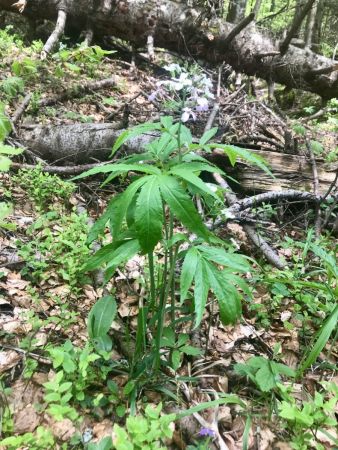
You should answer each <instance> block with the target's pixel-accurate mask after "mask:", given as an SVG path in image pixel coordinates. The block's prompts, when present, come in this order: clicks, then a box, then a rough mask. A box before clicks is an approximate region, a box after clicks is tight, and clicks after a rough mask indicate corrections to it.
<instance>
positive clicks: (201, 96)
mask: <svg viewBox="0 0 338 450" xmlns="http://www.w3.org/2000/svg"><path fill="white" fill-rule="evenodd" d="M164 68H165V69H166V70H167V71H168V72H170V74H171V79H169V80H164V81H159V82H158V83H157V84H156V86H157V89H156V91H155V92H153V93H152V94H151V95H150V96H149V97H148V100H149V101H154V100H155V98H156V97H157V96H158V95H161V94H163V93H164V90H167V91H169V93H172V92H174V93H177V94H179V95H180V94H181V96H184V106H183V108H182V115H181V120H182V122H187V121H188V120H189V118H190V117H191V118H192V119H193V120H196V112H203V111H208V109H209V101H210V100H212V99H213V98H214V95H213V94H212V92H211V89H212V82H211V80H210V78H208V77H207V76H206V75H205V74H204V73H201V71H198V72H197V73H190V72H188V71H187V70H186V69H185V68H184V67H181V66H180V65H179V64H170V65H168V66H165V67H164Z"/></svg>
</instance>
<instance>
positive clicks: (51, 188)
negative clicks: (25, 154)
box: [13, 166, 75, 210]
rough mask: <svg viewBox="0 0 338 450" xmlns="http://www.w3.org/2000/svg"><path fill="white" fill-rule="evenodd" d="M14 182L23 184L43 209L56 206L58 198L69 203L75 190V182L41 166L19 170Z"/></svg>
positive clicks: (37, 204)
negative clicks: (64, 179) (66, 179)
mask: <svg viewBox="0 0 338 450" xmlns="http://www.w3.org/2000/svg"><path fill="white" fill-rule="evenodd" d="M13 182H14V183H17V184H19V185H20V186H22V187H23V189H25V191H26V192H27V193H28V195H29V196H30V197H31V198H32V200H33V201H34V202H35V204H36V206H37V207H38V208H39V209H42V210H50V209H53V208H55V205H54V204H55V202H56V200H63V201H64V202H65V203H67V201H68V200H69V198H70V196H71V195H72V193H73V192H74V190H75V185H74V184H73V183H70V182H68V181H63V180H62V179H61V178H60V177H58V176H57V175H51V174H49V173H45V172H43V171H42V168H41V166H37V167H36V168H34V169H32V170H26V169H22V170H19V172H18V174H17V175H16V176H15V177H13Z"/></svg>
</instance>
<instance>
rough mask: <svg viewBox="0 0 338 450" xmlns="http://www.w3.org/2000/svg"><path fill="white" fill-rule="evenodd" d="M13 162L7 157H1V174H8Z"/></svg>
mask: <svg viewBox="0 0 338 450" xmlns="http://www.w3.org/2000/svg"><path fill="white" fill-rule="evenodd" d="M11 164H12V161H11V160H10V159H9V158H7V156H0V172H8V171H9V168H10V167H11Z"/></svg>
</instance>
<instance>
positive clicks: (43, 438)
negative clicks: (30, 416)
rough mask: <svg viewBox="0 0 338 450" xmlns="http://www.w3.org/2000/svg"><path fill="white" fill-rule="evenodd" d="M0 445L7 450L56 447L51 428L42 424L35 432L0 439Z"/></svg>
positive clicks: (39, 449) (32, 449)
mask: <svg viewBox="0 0 338 450" xmlns="http://www.w3.org/2000/svg"><path fill="white" fill-rule="evenodd" d="M0 445H1V446H3V447H5V448H6V450H17V449H18V448H23V447H24V448H29V450H45V449H46V448H54V445H55V440H54V436H53V433H52V432H51V430H49V429H47V428H44V427H42V426H40V427H38V428H37V429H36V431H35V432H34V433H24V434H21V435H20V436H9V437H7V438H5V439H2V440H0Z"/></svg>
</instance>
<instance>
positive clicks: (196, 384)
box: [0, 31, 338, 450]
mask: <svg viewBox="0 0 338 450" xmlns="http://www.w3.org/2000/svg"><path fill="white" fill-rule="evenodd" d="M1 45H2V47H3V48H2V50H3V52H4V56H3V59H2V61H1V63H0V64H1V85H2V91H1V94H0V95H1V97H0V99H1V101H2V102H3V103H5V104H6V113H7V114H8V116H9V117H12V116H13V114H14V112H15V111H16V109H17V107H18V105H19V104H20V102H21V101H22V98H23V97H24V95H25V94H27V93H28V92H34V94H33V97H32V100H31V103H30V105H29V106H28V108H27V110H26V111H25V112H24V114H23V118H22V119H21V122H20V124H18V125H17V126H16V127H15V128H16V133H17V136H20V128H21V127H25V126H31V125H32V124H36V123H39V124H53V125H58V124H67V123H74V122H83V123H89V122H93V123H100V122H106V121H107V117H109V120H111V121H114V122H120V123H121V124H122V126H123V127H125V128H126V127H130V126H133V125H135V124H138V123H143V122H146V121H150V120H156V119H158V117H159V114H160V112H161V111H163V105H161V104H160V103H159V102H157V101H156V100H154V101H149V95H150V94H151V93H152V92H153V91H156V89H157V85H156V83H157V82H158V81H159V80H160V79H163V74H161V70H160V67H161V66H163V65H164V64H165V63H168V60H169V61H172V59H173V57H172V56H170V55H166V54H164V53H163V56H161V57H158V59H157V60H156V65H155V64H152V63H151V62H149V61H145V60H144V58H143V59H142V58H141V59H138V58H136V65H134V64H131V63H130V62H126V61H125V60H124V59H122V57H121V54H120V53H116V54H115V53H114V54H112V55H109V54H103V55H100V50H99V49H97V51H96V52H95V51H93V50H91V51H89V50H84V51H79V50H78V49H77V50H76V49H75V50H74V49H72V48H71V47H69V48H64V49H63V50H61V51H60V52H58V53H57V54H55V55H54V56H53V57H52V58H51V60H50V61H47V62H46V61H40V60H39V59H38V54H39V51H40V50H41V48H40V44H39V43H35V44H34V45H35V46H34V45H30V46H29V47H25V46H24V44H23V43H22V42H21V41H20V39H18V38H15V39H13V38H12V36H10V34H9V33H6V32H4V31H1V34H0V46H1ZM4 47H6V49H4ZM98 55H99V56H98ZM125 59H128V58H125ZM209 73H210V74H212V72H211V71H210V72H209ZM112 74H114V77H115V78H116V87H114V88H111V87H110V88H104V89H101V90H98V91H90V92H88V93H86V94H85V95H82V96H81V97H77V96H76V95H74V97H73V98H71V99H69V100H66V101H62V102H61V101H57V102H55V103H54V104H53V105H50V106H47V107H44V108H40V107H39V106H38V105H39V101H40V100H41V99H43V98H48V97H53V96H55V94H57V95H58V94H62V92H63V91H64V90H65V89H68V88H69V87H71V86H72V85H73V86H77V85H81V84H84V83H85V82H87V81H92V80H95V81H96V80H98V79H105V78H109V77H111V75H112ZM159 74H160V76H161V77H162V78H159ZM226 89H227V94H228V95H231V93H232V92H234V91H235V89H236V88H235V86H234V85H233V84H231V83H229V85H228V87H227V88H226ZM249 100H250V99H249ZM257 102H258V100H257ZM249 104H250V102H249ZM224 105H225V106H224V107H226V98H225V99H224ZM242 105H243V103H242ZM240 107H241V106H240V105H239V106H238V108H237V111H236V114H234V113H233V111H232V112H231V114H232V116H233V123H231V126H230V129H229V128H224V127H225V125H227V126H228V123H225V122H226V121H225V119H224V118H222V117H224V116H222V117H221V119H220V121H219V124H218V125H219V126H220V128H221V129H222V127H223V131H224V134H226V133H228V135H227V136H228V139H231V138H232V141H234V140H236V139H238V137H239V136H238V130H239V129H240V126H241V123H242V127H243V123H245V124H246V125H245V126H246V131H247V129H248V124H249V125H250V128H251V129H253V127H254V126H255V125H254V124H252V123H251V122H250V117H252V116H251V115H250V111H251V109H250V110H249V109H248V103H247V102H245V108H244V110H240ZM258 107H259V106H258V103H257V105H256V106H255V108H258ZM165 108H167V110H170V98H168V99H167V103H166V105H165ZM209 114H210V113H208V112H205V113H202V114H201V115H200V116H199V117H198V119H197V120H196V121H195V122H191V126H192V128H193V130H194V133H196V134H198V132H199V131H198V130H199V128H203V126H204V124H205V121H206V120H207V119H208V116H209ZM333 119H334V117H333V118H332V117H331V122H330V121H328V120H326V121H325V123H323V124H322V126H321V127H318V128H317V139H318V140H320V142H321V146H322V150H323V155H322V156H324V157H325V156H326V157H329V158H330V157H332V155H331V156H330V154H331V153H332V148H333V145H334V140H335V133H336V128H334V127H335V126H336V125H335V124H333V125H332V122H333ZM335 120H337V119H336V118H335ZM222 121H224V123H222ZM318 136H319V137H318ZM17 139H18V138H16V137H15V136H14V137H13V142H15V141H16V140H17ZM37 162H38V161H37V160H36V159H35V160H34V158H33V159H32V157H31V156H30V154H29V153H27V154H26V153H23V155H22V156H21V157H20V159H16V163H17V165H16V170H15V171H14V170H13V171H10V172H7V173H4V174H2V175H1V192H0V193H1V197H2V198H3V199H4V200H6V201H10V202H11V203H12V204H13V208H14V209H13V211H12V214H11V215H10V216H9V217H8V218H7V221H8V223H10V224H11V226H10V227H9V229H8V230H3V231H1V234H0V248H1V256H0V257H1V259H0V376H1V378H0V384H1V388H2V393H1V394H0V395H1V397H0V409H2V426H1V429H0V433H1V434H0V437H1V439H4V441H3V442H4V443H2V441H0V448H1V449H2V448H3V449H9V450H11V449H13V450H14V449H32V450H34V449H43V448H45V449H48V448H51V449H52V448H55V449H82V448H85V449H86V448H87V449H97V450H99V449H101V450H104V449H109V448H112V447H109V446H107V447H105V446H104V445H103V444H102V445H101V446H100V444H97V443H99V442H100V441H101V443H102V442H103V441H102V439H103V438H105V437H107V436H111V435H112V430H113V425H114V424H116V423H117V424H120V425H121V427H123V426H124V424H125V418H126V417H127V416H128V415H129V414H130V413H137V414H144V411H145V409H146V407H147V405H152V406H158V405H159V404H160V403H161V402H162V404H163V410H164V412H165V413H166V414H169V413H175V414H178V413H179V412H181V411H184V410H186V409H188V408H195V407H197V408H195V409H193V410H192V411H191V414H190V415H188V416H187V417H184V418H181V419H180V420H176V422H173V423H172V424H170V427H171V430H174V433H173V434H172V437H170V438H168V439H167V441H166V443H165V444H163V445H165V446H166V447H167V448H172V449H174V448H179V449H184V448H189V449H208V448H210V449H213V448H221V449H257V450H264V449H276V450H277V449H280V450H286V449H289V448H296V449H307V448H309V449H311V448H315V449H322V448H323V449H336V448H338V434H337V417H338V375H337V358H338V348H337V334H336V336H334V333H333V336H332V338H331V339H330V335H331V331H332V329H330V328H329V327H328V324H329V325H330V320H331V321H332V320H337V318H335V317H333V319H332V312H334V311H335V308H336V305H337V296H336V294H337V278H338V273H337V265H336V255H337V241H336V239H335V238H334V237H333V236H331V235H330V234H329V233H328V232H326V231H325V230H324V231H323V233H322V236H321V237H320V238H319V239H317V240H316V241H315V240H314V237H313V236H314V235H313V228H312V224H313V220H314V217H313V214H312V213H311V212H309V211H308V205H306V204H296V205H295V204H291V203H290V204H287V205H285V204H284V205H283V206H282V205H277V206H275V207H269V206H268V205H266V206H264V207H262V208H261V210H260V211H259V213H260V214H261V216H260V217H261V218H262V219H263V220H264V221H265V222H264V223H269V225H268V226H266V225H263V227H264V228H265V229H264V232H265V236H266V237H267V238H268V240H269V241H270V243H271V244H272V245H273V247H274V248H275V250H276V251H277V253H278V256H280V257H281V258H284V259H285V261H286V262H287V264H288V266H289V267H288V268H286V269H284V270H278V269H276V268H274V267H272V266H270V265H269V264H267V263H266V262H265V261H264V260H263V259H262V258H261V255H260V253H259V252H258V251H257V250H255V249H254V248H253V247H252V245H251V244H250V243H249V242H248V240H247V237H246V236H245V234H244V233H243V230H242V228H241V226H240V225H238V224H232V225H228V226H225V227H224V228H223V229H222V230H219V235H221V236H222V238H223V239H225V240H227V239H232V241H233V242H235V245H236V246H237V247H238V248H239V250H240V251H241V252H242V253H245V254H247V255H248V256H251V257H254V258H256V261H255V262H254V263H253V270H252V272H251V273H247V274H245V275H244V278H245V280H246V281H247V283H248V284H249V286H250V295H246V296H245V299H244V303H243V317H242V319H241V320H240V321H239V322H238V323H237V324H236V325H228V326H224V325H222V323H221V322H220V319H219V316H218V309H217V305H215V304H214V303H212V302H211V301H210V302H209V303H208V305H207V308H206V310H205V313H204V315H203V320H202V322H201V325H200V326H199V328H198V329H197V330H193V329H192V325H191V322H187V321H185V320H182V321H181V322H180V321H179V320H177V322H178V325H177V327H176V330H175V337H176V338H179V339H182V342H184V344H185V345H183V346H181V350H180V352H179V361H178V363H177V367H176V368H175V370H169V371H168V373H167V372H166V373H163V374H162V375H161V376H157V377H156V378H155V379H148V380H142V382H141V383H140V386H141V387H140V389H139V391H138V392H137V397H136V398H133V399H131V397H130V395H129V394H130V392H129V387H130V379H129V375H128V367H129V363H130V361H129V359H130V358H131V356H130V351H128V346H129V344H130V342H132V341H133V339H134V336H135V334H136V331H137V326H138V321H137V316H138V311H139V305H140V299H145V298H146V295H147V294H146V292H147V290H148V289H149V287H148V285H147V284H146V281H145V279H146V274H147V271H148V266H147V262H146V258H145V257H144V256H142V255H138V256H135V257H134V258H132V259H131V260H130V261H129V262H128V263H127V264H126V265H125V266H124V267H123V268H121V267H120V268H119V269H117V271H116V272H115V274H114V276H113V277H112V278H111V279H110V281H109V282H108V284H107V285H106V286H105V288H103V287H101V286H100V285H95V283H94V282H93V276H92V274H91V273H89V272H87V273H83V271H81V268H82V267H83V265H84V263H86V262H87V260H88V258H89V257H90V255H91V254H92V253H93V248H92V247H91V246H90V245H88V242H87V236H88V232H89V230H90V228H91V226H92V222H93V220H94V221H95V220H96V219H98V218H99V217H100V215H101V214H102V213H103V211H104V210H105V208H106V206H107V203H108V202H109V200H110V198H111V197H112V196H114V195H115V194H116V193H118V192H120V191H121V190H122V189H123V187H124V183H125V182H126V180H121V183H120V184H119V183H117V182H115V183H111V184H108V185H106V186H104V187H101V181H102V180H96V179H90V180H89V181H88V179H86V181H85V182H83V181H82V180H81V181H78V182H76V183H75V182H74V183H73V182H70V181H67V180H66V177H62V178H60V177H58V176H56V175H50V174H47V173H44V172H43V171H42V170H41V167H39V166H37V167H36V168H35V169H34V170H32V169H29V170H20V171H19V172H18V168H19V165H20V164H24V163H28V164H31V165H32V164H34V165H36V163H37ZM93 162H94V161H93ZM56 164H57V165H59V164H60V163H58V162H57V163H56ZM60 165H61V164H60ZM178 231H179V230H178ZM109 236H110V234H109V230H107V229H106V231H105V234H104V235H103V236H102V237H101V238H100V241H99V243H106V242H109V239H110V237H109ZM156 257H157V259H158V260H161V258H162V255H161V251H160V249H159V250H158V251H157V255H156ZM177 289H178V290H179V287H178V286H177ZM107 291H108V292H110V293H113V295H114V297H115V299H116V302H117V317H116V320H115V321H114V322H113V324H112V327H111V330H110V335H111V336H112V341H113V349H112V351H111V352H107V355H106V360H104V358H103V359H102V356H100V357H99V356H98V355H97V354H96V353H95V351H94V350H93V349H92V348H91V350H89V349H88V346H87V343H88V327H87V322H88V314H89V312H90V310H91V308H92V307H93V305H94V304H95V303H96V302H97V300H98V299H100V298H101V297H102V296H103V295H105V293H106V292H107ZM179 318H180V315H179V314H178V317H177V319H179ZM182 319H184V316H183V314H182ZM325 319H327V321H326V322H325ZM165 325H166V326H167V331H166V332H167V334H166V339H167V341H168V342H169V341H170V339H171V337H172V336H171V334H170V333H171V332H170V328H169V325H170V322H169V321H168V323H167V324H165ZM126 328H127V329H128V332H127V333H126ZM329 329H330V332H329V333H328V330H329ZM180 336H181V337H180ZM175 337H174V341H175ZM316 339H317V340H316ZM318 342H319V343H318ZM126 347H127V349H126ZM99 358H101V359H99ZM98 360H99V362H100V364H101V365H99V364H98V363H97V361H98ZM61 373H62V375H60V374H61ZM58 376H59V379H58ZM70 390H72V394H71V396H70V397H69V396H67V394H68V392H69V391H70ZM222 398H224V401H223V402H222V401H219V400H220V399H222ZM215 400H217V402H216V403H215V404H213V403H210V404H209V407H208V405H205V406H204V407H203V404H204V403H205V402H213V401H215ZM198 405H202V407H201V408H198ZM156 420H157V419H156ZM128 432H129V433H130V435H131V434H132V433H131V432H130V430H129V431H128ZM141 432H142V430H141ZM115 434H116V431H115ZM170 434H171V433H168V435H170ZM113 436H114V435H113ZM129 437H130V436H129ZM6 439H7V440H6ZM113 440H114V439H113ZM135 442H136V441H135ZM135 442H134V444H133V445H134V447H128V446H127V444H126V446H125V447H123V446H121V447H116V448H121V449H122V448H126V449H129V448H135V449H138V448H146V447H145V445H144V446H142V445H140V444H136V443H135ZM95 443H96V444H95ZM94 444H95V445H94ZM114 448H115V447H114ZM149 448H156V447H155V446H154V447H149Z"/></svg>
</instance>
